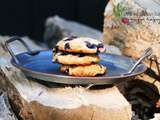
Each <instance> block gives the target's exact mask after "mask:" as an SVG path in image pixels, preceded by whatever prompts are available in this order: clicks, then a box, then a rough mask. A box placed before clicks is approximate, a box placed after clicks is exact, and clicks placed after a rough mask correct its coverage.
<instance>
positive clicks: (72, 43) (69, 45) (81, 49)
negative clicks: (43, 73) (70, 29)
mask: <svg viewBox="0 0 160 120" xmlns="http://www.w3.org/2000/svg"><path fill="white" fill-rule="evenodd" d="M56 47H57V48H58V50H61V51H65V52H73V53H99V52H104V51H105V47H104V45H103V43H102V42H100V41H98V40H96V39H92V38H88V37H75V36H71V37H67V38H64V39H63V40H61V41H59V42H58V43H57V45H56Z"/></svg>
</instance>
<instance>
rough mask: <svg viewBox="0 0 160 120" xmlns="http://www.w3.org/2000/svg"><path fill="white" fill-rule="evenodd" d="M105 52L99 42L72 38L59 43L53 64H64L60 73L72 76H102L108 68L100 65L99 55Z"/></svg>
mask: <svg viewBox="0 0 160 120" xmlns="http://www.w3.org/2000/svg"><path fill="white" fill-rule="evenodd" d="M104 51H105V47H104V45H103V44H102V43H101V42H100V41H98V40H95V39H92V38H87V37H75V36H71V37H67V38H64V39H62V40H61V41H59V42H58V43H57V45H56V48H55V53H54V54H53V62H58V63H60V64H62V65H61V67H60V71H61V72H63V73H67V74H68V75H71V76H83V77H84V76H85V77H91V76H96V75H102V74H104V73H105V71H106V68H105V67H104V66H103V65H100V64H98V62H99V61H100V58H99V56H98V53H99V52H104Z"/></svg>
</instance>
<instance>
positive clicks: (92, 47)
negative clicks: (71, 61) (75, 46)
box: [85, 41, 97, 49]
mask: <svg viewBox="0 0 160 120" xmlns="http://www.w3.org/2000/svg"><path fill="white" fill-rule="evenodd" d="M85 43H86V46H87V47H88V48H90V49H94V48H96V47H97V46H96V45H95V44H91V43H90V42H88V41H85Z"/></svg>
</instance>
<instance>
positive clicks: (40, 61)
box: [7, 38, 147, 85]
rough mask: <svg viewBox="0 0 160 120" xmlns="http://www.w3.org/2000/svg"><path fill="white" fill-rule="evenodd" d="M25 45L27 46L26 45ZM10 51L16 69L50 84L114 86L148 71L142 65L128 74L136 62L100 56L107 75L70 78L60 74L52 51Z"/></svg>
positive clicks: (116, 57) (58, 65)
mask: <svg viewBox="0 0 160 120" xmlns="http://www.w3.org/2000/svg"><path fill="white" fill-rule="evenodd" d="M14 40H19V41H21V39H19V38H14V39H11V40H9V42H12V41H14ZM9 42H8V43H9ZM21 42H22V41H21ZM8 43H7V44H8ZM23 44H24V46H26V44H25V43H23ZM8 49H9V52H10V53H11V55H12V60H11V63H12V64H13V65H14V66H15V67H17V68H19V69H20V70H22V71H23V72H24V74H25V75H26V76H27V77H31V78H35V79H38V80H43V81H48V82H55V83H63V84H78V85H87V84H94V85H102V84H114V83H117V82H121V81H123V80H125V78H129V77H134V76H136V75H139V74H141V73H143V72H145V70H146V69H147V68H146V66H145V65H144V64H142V63H141V64H139V65H138V66H137V67H136V68H135V69H134V71H133V72H132V73H129V74H128V71H130V69H131V68H132V67H133V66H134V65H135V63H136V61H135V60H133V59H131V58H129V57H125V56H119V55H113V54H99V56H100V58H101V61H100V63H99V64H102V65H104V66H106V68H107V72H106V74H104V75H102V76H96V77H75V76H68V75H67V74H64V73H61V72H60V70H59V67H60V64H58V63H53V62H52V54H53V53H52V51H51V50H46V51H45V50H44V51H31V50H30V49H29V48H28V46H27V49H28V52H25V53H21V54H18V55H14V54H13V52H12V51H11V49H10V48H8Z"/></svg>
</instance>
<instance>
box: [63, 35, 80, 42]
mask: <svg viewBox="0 0 160 120" xmlns="http://www.w3.org/2000/svg"><path fill="white" fill-rule="evenodd" d="M75 38H77V36H70V37H68V38H67V39H65V40H64V41H71V40H73V39H75Z"/></svg>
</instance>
